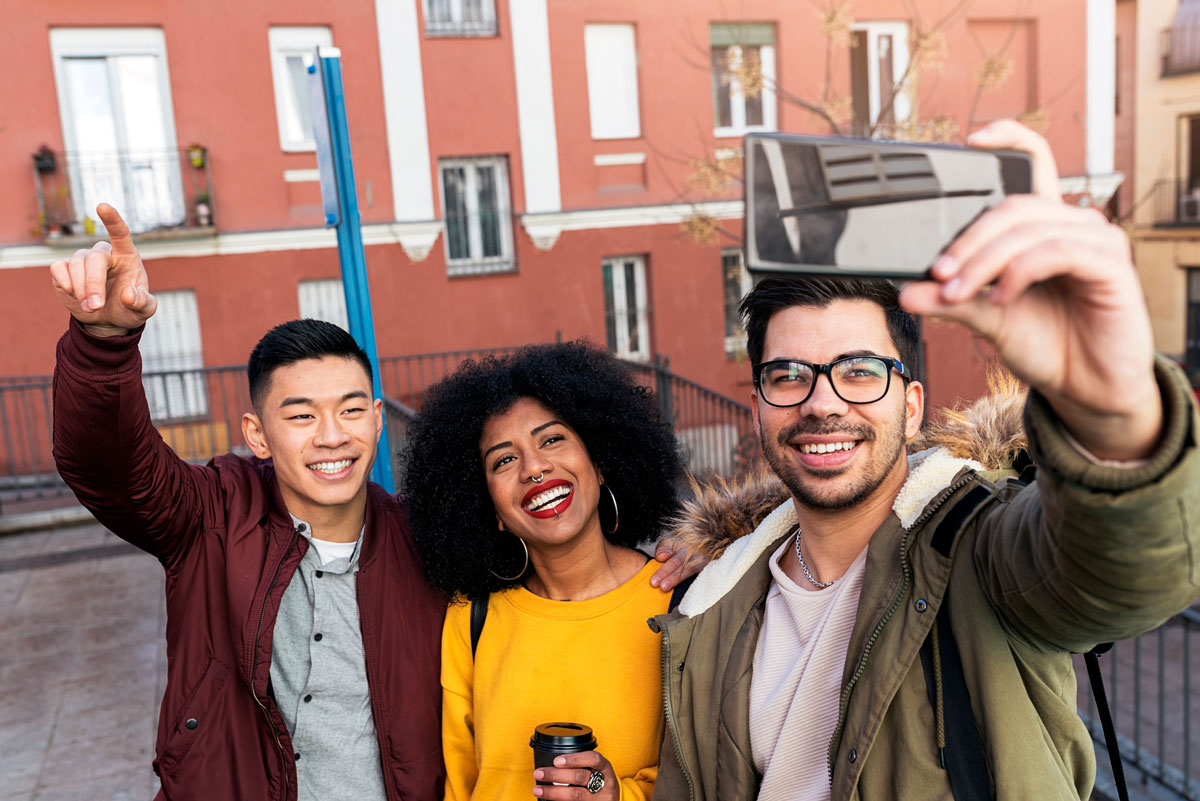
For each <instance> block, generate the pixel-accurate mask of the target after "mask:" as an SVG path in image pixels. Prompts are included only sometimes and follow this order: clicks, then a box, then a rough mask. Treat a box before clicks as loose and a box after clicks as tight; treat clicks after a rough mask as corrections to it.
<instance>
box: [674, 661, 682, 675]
mask: <svg viewBox="0 0 1200 801" xmlns="http://www.w3.org/2000/svg"><path fill="white" fill-rule="evenodd" d="M675 669H676V670H678V671H679V672H680V673H682V672H683V663H682V662H680V663H679V664H678V665H676V666H675Z"/></svg>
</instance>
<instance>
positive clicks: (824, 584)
mask: <svg viewBox="0 0 1200 801" xmlns="http://www.w3.org/2000/svg"><path fill="white" fill-rule="evenodd" d="M802 533H804V532H802V531H801V530H800V529H799V527H797V528H796V558H797V559H799V560H800V569H801V570H803V571H804V577H805V578H807V579H808V580H809V581H811V582H812V583H813V585H815V586H816V587H819V588H820V589H822V590H823V589H825V588H826V587H832V586H833V585H834V583H835V582H836V581H837V579H834V580H833V581H817V580H816V579H815V578H813V574H812V573H809V572H808V565H806V564H804V554H802V553H800V535H801V534H802Z"/></svg>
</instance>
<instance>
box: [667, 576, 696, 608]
mask: <svg viewBox="0 0 1200 801" xmlns="http://www.w3.org/2000/svg"><path fill="white" fill-rule="evenodd" d="M695 580H696V577H695V576H688V577H687V578H685V579H684V580H683V581H681V582H679V583H678V584H677V585H675V589H673V590H671V600H670V602H669V603H668V604H667V611H668V612H674V611H675V607H677V606H679V602H680V601H682V600H683V596H685V595H687V591H688V588H689V587H691V586H692V582H693V581H695Z"/></svg>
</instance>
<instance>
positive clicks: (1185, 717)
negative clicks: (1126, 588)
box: [1076, 608, 1200, 801]
mask: <svg viewBox="0 0 1200 801" xmlns="http://www.w3.org/2000/svg"><path fill="white" fill-rule="evenodd" d="M1198 634H1200V612H1197V610H1196V609H1194V608H1193V609H1188V610H1185V611H1184V612H1182V613H1181V614H1179V615H1176V616H1175V617H1173V618H1171V619H1170V620H1168V621H1167V622H1166V623H1165V624H1163V625H1162V626H1161V627H1159V628H1158V629H1155V630H1154V631H1152V632H1150V633H1148V634H1143V635H1142V636H1140V637H1136V638H1134V639H1132V640H1127V641H1125V642H1119V643H1117V644H1116V645H1115V646H1114V647H1113V650H1112V651H1111V652H1109V653H1108V654H1105V655H1104V656H1102V657H1100V664H1101V670H1102V672H1103V673H1104V683H1105V686H1106V687H1107V689H1108V700H1109V705H1110V707H1111V708H1112V711H1113V719H1114V722H1115V724H1116V731H1117V743H1118V745H1119V747H1120V749H1121V758H1122V761H1123V762H1124V763H1125V765H1126V773H1127V774H1128V778H1129V781H1130V783H1131V784H1132V783H1134V782H1141V783H1143V784H1145V783H1151V782H1153V783H1155V784H1157V785H1161V786H1162V787H1164V788H1166V789H1167V790H1169V791H1171V792H1173V793H1175V794H1176V795H1178V796H1179V797H1181V798H1186V799H1188V800H1189V801H1200V777H1198V776H1197V775H1196V773H1197V768H1200V738H1198V739H1195V740H1193V739H1192V735H1193V733H1194V732H1195V728H1196V725H1200V694H1197V693H1195V692H1193V687H1194V686H1195V684H1194V682H1193V680H1192V677H1191V666H1192V665H1194V664H1200V659H1198V658H1200V652H1198V650H1197V649H1200V636H1197V635H1198ZM1076 672H1077V674H1078V676H1079V698H1078V706H1079V712H1080V715H1081V716H1082V717H1083V720H1084V722H1085V723H1086V724H1087V726H1088V728H1089V730H1090V731H1091V733H1092V737H1093V738H1095V740H1096V741H1097V742H1101V743H1102V742H1104V732H1103V730H1102V729H1101V727H1100V721H1099V718H1098V717H1097V715H1096V706H1095V701H1094V700H1093V698H1092V696H1091V691H1090V689H1089V687H1088V683H1087V672H1086V670H1084V668H1083V660H1082V658H1079V659H1078V664H1077V670H1076Z"/></svg>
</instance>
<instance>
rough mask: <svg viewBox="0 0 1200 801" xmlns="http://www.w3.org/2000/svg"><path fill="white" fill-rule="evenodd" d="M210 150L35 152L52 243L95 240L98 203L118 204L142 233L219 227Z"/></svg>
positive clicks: (41, 218)
mask: <svg viewBox="0 0 1200 801" xmlns="http://www.w3.org/2000/svg"><path fill="white" fill-rule="evenodd" d="M208 161H209V160H208V153H207V151H206V150H205V149H204V148H201V147H191V148H181V149H174V150H149V151H124V150H120V151H117V150H108V151H101V150H96V151H79V152H65V153H63V152H56V151H51V150H47V149H42V150H39V151H38V152H37V153H34V154H33V177H34V184H35V186H36V188H37V202H38V218H37V223H36V226H35V230H36V232H37V233H38V235H39V236H40V237H41V238H42V239H44V240H46V241H47V242H53V241H55V240H59V239H61V238H63V237H80V236H83V237H88V238H91V237H92V235H93V233H94V232H95V230H96V229H97V228H99V229H100V230H101V232H102V231H103V229H102V226H101V225H100V223H99V221H98V220H97V219H95V214H96V212H95V207H96V204H97V203H99V202H101V201H103V202H106V203H111V204H113V205H114V206H116V207H117V209H118V210H120V212H121V215H122V216H123V217H124V218H125V221H126V222H128V223H129V227H130V229H131V230H132V231H133V232H134V233H138V234H147V233H149V234H152V235H155V234H157V235H159V236H169V235H171V234H193V235H194V234H196V233H205V232H210V231H212V230H213V225H214V221H213V202H212V180H211V176H210V173H209V163H208Z"/></svg>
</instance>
